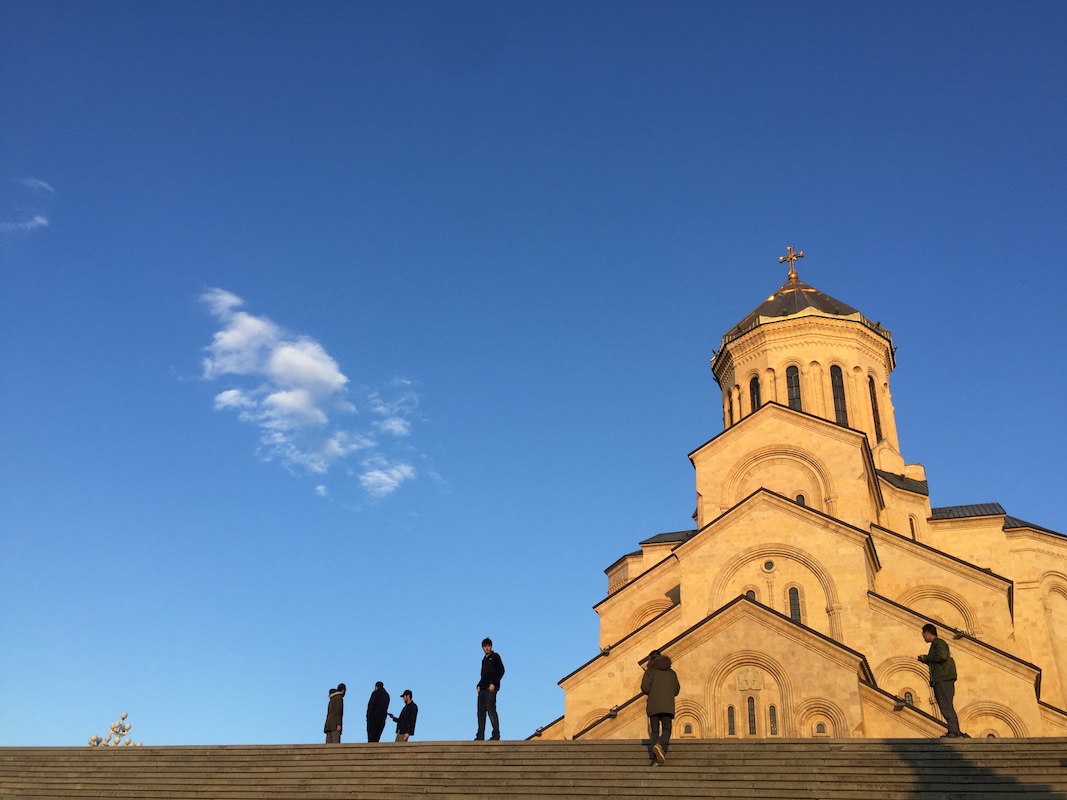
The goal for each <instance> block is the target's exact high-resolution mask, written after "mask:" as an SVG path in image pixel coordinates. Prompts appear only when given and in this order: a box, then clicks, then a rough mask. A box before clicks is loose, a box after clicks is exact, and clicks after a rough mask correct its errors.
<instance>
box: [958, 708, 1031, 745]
mask: <svg viewBox="0 0 1067 800" xmlns="http://www.w3.org/2000/svg"><path fill="white" fill-rule="evenodd" d="M956 714H957V716H958V717H959V718H960V727H961V728H963V729H965V730H966V729H967V728H978V727H980V726H982V718H983V717H985V718H987V719H988V718H990V717H992V718H993V719H995V720H997V721H999V722H1002V723H1003V724H1004V725H1006V726H1007V727H1008V729H1009V730H1010V731H1011V735H1012V736H1014V737H1015V738H1017V739H1025V738H1026V737H1028V736H1029V735H1030V734H1029V733H1028V732H1027V728H1026V723H1025V722H1023V718H1022V717H1020V716H1019V715H1018V714H1017V713H1015V711H1013V710H1012V709H1011V708H1008V706H1005V705H1001V704H1000V703H994V702H991V701H979V702H975V703H968V704H967V705H966V706H964V707H963V708H961V709H960V710H959V711H958V712H956ZM984 727H986V728H987V727H989V726H988V724H986V725H985V726H984Z"/></svg>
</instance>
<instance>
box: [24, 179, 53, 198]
mask: <svg viewBox="0 0 1067 800" xmlns="http://www.w3.org/2000/svg"><path fill="white" fill-rule="evenodd" d="M19 183H21V184H22V185H23V186H25V187H26V188H28V189H32V190H34V191H35V192H43V193H45V194H55V193H56V190H55V189H53V188H52V187H51V186H50V185H48V184H47V183H45V182H44V181H39V180H37V178H23V179H22V180H21V181H19Z"/></svg>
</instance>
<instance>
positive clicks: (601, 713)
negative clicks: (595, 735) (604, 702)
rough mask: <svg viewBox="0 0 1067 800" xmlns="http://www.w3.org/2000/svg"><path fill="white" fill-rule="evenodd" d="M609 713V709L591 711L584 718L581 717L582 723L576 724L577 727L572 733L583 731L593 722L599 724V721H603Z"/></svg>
mask: <svg viewBox="0 0 1067 800" xmlns="http://www.w3.org/2000/svg"><path fill="white" fill-rule="evenodd" d="M609 711H610V709H607V708H597V709H593V710H592V711H590V712H589V713H588V714H586V715H585V716H584V717H582V721H581V722H580V723H579V724H578V727H576V728H575V729H574V732H575V733H577V732H578V731H584V730H585V729H586V728H588V727H589V726H590V725H592V724H593V723H594V722H600V720H602V719H604V717H606V716H607V715H608V712H609Z"/></svg>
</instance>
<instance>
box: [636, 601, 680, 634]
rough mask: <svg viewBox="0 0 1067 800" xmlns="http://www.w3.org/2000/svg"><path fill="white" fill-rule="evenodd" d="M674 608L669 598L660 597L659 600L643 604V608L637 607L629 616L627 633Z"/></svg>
mask: <svg viewBox="0 0 1067 800" xmlns="http://www.w3.org/2000/svg"><path fill="white" fill-rule="evenodd" d="M670 608H674V604H673V603H671V601H670V598H667V597H662V598H660V599H659V600H652V601H650V602H648V603H645V604H644V605H643V606H640V607H638V609H637V610H636V611H634V613H633V614H632V615H631V616H630V623H629V628H627V633H633V632H634V631H636V630H637V629H638V628H640V627H641V626H642V625H644V624H645V623H646V622H648V621H649V620H651V619H653V618H655V617H658V616H659V615H660V614H662V613H663V612H664V611H666V610H668V609H670Z"/></svg>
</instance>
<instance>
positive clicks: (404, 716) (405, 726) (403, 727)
mask: <svg viewBox="0 0 1067 800" xmlns="http://www.w3.org/2000/svg"><path fill="white" fill-rule="evenodd" d="M400 699H401V700H403V701H404V707H403V708H402V709H401V710H400V716H399V717H396V716H393V715H392V714H390V715H389V719H391V720H392V721H393V722H395V723H396V741H398V742H406V741H407V740H408V739H409V738H411V737H412V736H414V735H415V720H416V719H417V718H418V716H419V707H418V706H417V705H415V703H414V702H412V699H411V689H405V690H404V693H403V694H402V695H400Z"/></svg>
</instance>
